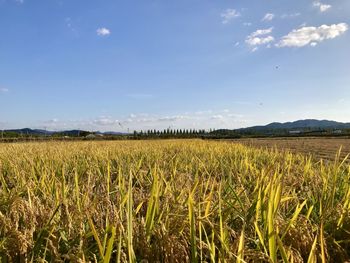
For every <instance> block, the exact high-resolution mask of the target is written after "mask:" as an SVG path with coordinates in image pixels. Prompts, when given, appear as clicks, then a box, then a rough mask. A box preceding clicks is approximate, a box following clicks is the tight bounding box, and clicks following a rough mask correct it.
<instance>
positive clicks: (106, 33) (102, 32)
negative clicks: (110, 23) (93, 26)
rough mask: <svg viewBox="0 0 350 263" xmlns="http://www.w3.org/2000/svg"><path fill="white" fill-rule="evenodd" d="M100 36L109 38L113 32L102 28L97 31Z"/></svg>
mask: <svg viewBox="0 0 350 263" xmlns="http://www.w3.org/2000/svg"><path fill="white" fill-rule="evenodd" d="M96 33H97V35H98V36H108V35H110V34H111V31H110V30H109V29H108V28H105V27H101V28H98V29H97V30H96Z"/></svg>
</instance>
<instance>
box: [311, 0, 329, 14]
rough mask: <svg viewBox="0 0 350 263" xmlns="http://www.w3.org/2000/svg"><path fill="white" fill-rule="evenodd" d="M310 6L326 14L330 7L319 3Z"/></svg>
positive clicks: (315, 2)
mask: <svg viewBox="0 0 350 263" xmlns="http://www.w3.org/2000/svg"><path fill="white" fill-rule="evenodd" d="M312 5H313V6H314V7H316V8H318V9H319V10H320V11H321V12H322V13H323V12H326V11H327V10H328V9H330V8H331V7H332V6H331V5H328V4H323V3H321V2H319V1H314V2H313V3H312Z"/></svg>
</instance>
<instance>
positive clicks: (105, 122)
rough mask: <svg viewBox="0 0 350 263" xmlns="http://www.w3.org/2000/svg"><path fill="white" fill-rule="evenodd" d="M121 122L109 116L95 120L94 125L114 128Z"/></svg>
mask: <svg viewBox="0 0 350 263" xmlns="http://www.w3.org/2000/svg"><path fill="white" fill-rule="evenodd" d="M118 123H119V121H118V120H116V119H113V118H111V117H108V116H101V117H99V118H96V119H94V120H93V124H95V125H98V126H113V125H116V124H118Z"/></svg>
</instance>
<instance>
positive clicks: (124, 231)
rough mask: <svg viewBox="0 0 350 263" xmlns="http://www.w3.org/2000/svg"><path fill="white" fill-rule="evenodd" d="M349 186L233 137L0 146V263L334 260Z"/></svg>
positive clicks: (346, 237) (338, 170)
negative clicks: (216, 140)
mask: <svg viewBox="0 0 350 263" xmlns="http://www.w3.org/2000/svg"><path fill="white" fill-rule="evenodd" d="M349 183H350V172H349V166H347V165H346V164H344V163H342V161H341V160H338V159H337V160H336V161H335V162H334V163H332V164H323V163H322V162H317V163H316V162H313V161H312V160H311V159H310V158H309V157H305V156H303V155H299V154H291V153H288V152H283V153H280V152H277V151H276V150H263V149H254V148H249V147H246V146H243V145H237V144H232V143H231V142H205V141H200V140H192V141H190V140H187V141H185V140H184V141H179V140H177V141H175V140H174V141H172V140H169V141H123V142H47V143H18V144H0V261H1V262H45V261H46V262H136V261H137V262H140V261H142V262H306V261H308V262H316V261H317V262H343V261H346V260H349V250H350V246H349V242H350V234H349V233H350V218H349V211H350V185H349Z"/></svg>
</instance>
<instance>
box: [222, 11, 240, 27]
mask: <svg viewBox="0 0 350 263" xmlns="http://www.w3.org/2000/svg"><path fill="white" fill-rule="evenodd" d="M239 16H241V14H240V13H239V12H237V10H236V9H231V8H228V9H226V10H225V11H224V12H222V13H221V18H222V23H223V24H227V23H229V22H230V21H231V20H232V19H234V18H236V17H239Z"/></svg>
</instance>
